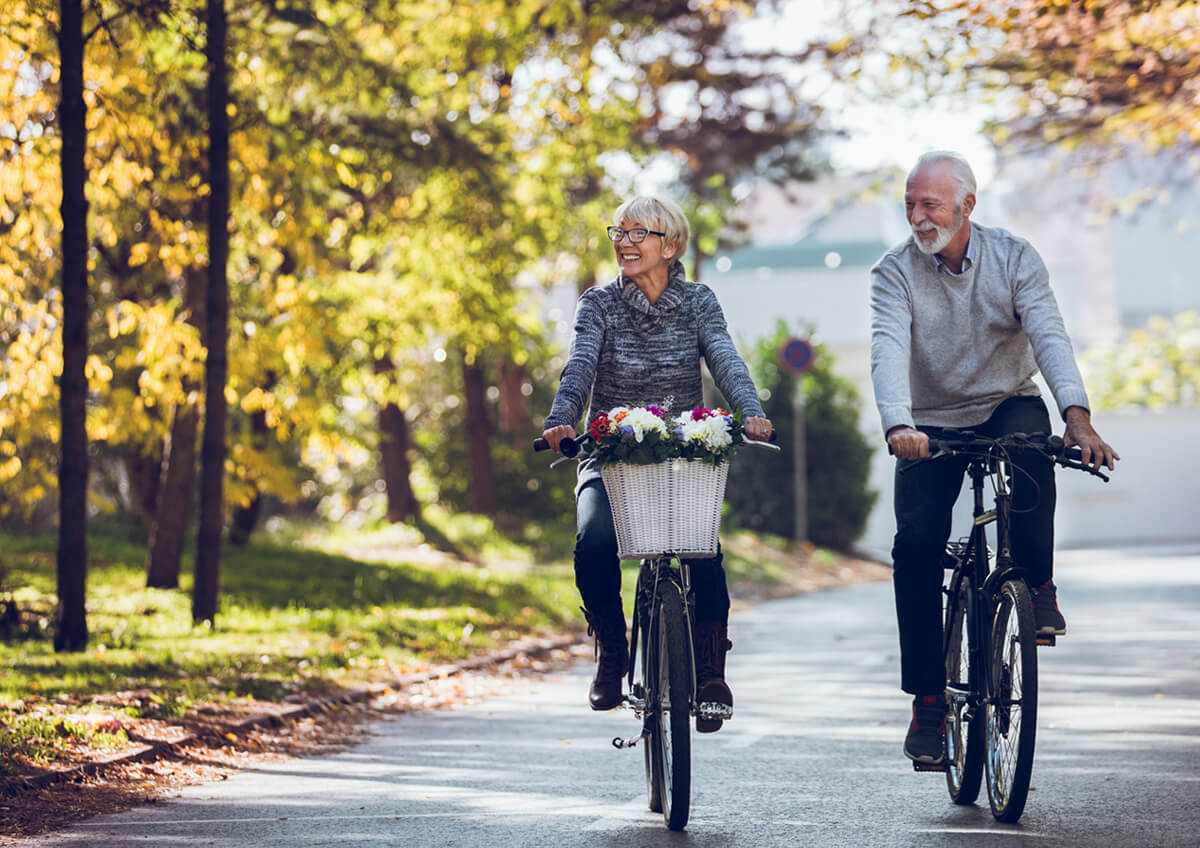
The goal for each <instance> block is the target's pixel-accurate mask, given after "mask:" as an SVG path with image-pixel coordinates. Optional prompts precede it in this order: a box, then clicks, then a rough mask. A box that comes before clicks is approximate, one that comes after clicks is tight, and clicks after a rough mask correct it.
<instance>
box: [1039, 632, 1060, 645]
mask: <svg viewBox="0 0 1200 848" xmlns="http://www.w3.org/2000/svg"><path fill="white" fill-rule="evenodd" d="M1055 638H1056V637H1055V635H1054V634H1053V633H1039V634H1037V643H1038V644H1039V645H1045V646H1046V647H1048V648H1053V647H1054V644H1055Z"/></svg>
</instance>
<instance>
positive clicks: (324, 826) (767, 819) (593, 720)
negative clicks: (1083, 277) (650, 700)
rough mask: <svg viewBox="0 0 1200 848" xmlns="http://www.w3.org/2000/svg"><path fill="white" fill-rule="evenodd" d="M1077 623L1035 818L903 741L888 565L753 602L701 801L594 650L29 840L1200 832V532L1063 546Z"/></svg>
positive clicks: (1139, 841) (1053, 669)
mask: <svg viewBox="0 0 1200 848" xmlns="http://www.w3.org/2000/svg"><path fill="white" fill-rule="evenodd" d="M1057 582H1058V584H1059V600H1060V603H1061V605H1062V608H1063V611H1064V613H1065V614H1066V616H1067V618H1068V621H1069V627H1070V633H1069V635H1068V636H1067V637H1063V638H1060V640H1059V644H1058V645H1057V646H1056V647H1054V648H1042V649H1040V651H1039V662H1040V665H1041V689H1042V695H1041V702H1040V703H1041V715H1040V717H1039V722H1038V745H1037V758H1036V762H1035V765H1034V774H1033V786H1034V789H1033V791H1032V792H1031V794H1030V798H1029V802H1028V805H1027V807H1026V810H1025V814H1024V816H1023V818H1022V820H1021V822H1020V823H1019V824H1017V825H1001V824H998V823H996V822H995V821H994V820H993V819H992V816H991V814H990V812H989V811H988V808H987V801H986V791H985V792H984V793H982V794H983V799H982V802H981V803H979V804H977V805H974V806H968V807H956V806H955V805H953V804H952V803H951V802H950V800H949V798H948V797H947V794H946V790H945V782H944V778H943V776H942V775H940V774H915V773H914V772H913V771H912V769H911V767H910V766H909V763H908V761H907V760H905V759H904V757H903V755H902V753H901V742H902V739H903V736H904V731H905V728H906V725H907V720H908V712H909V707H908V698H907V696H905V695H904V694H903V693H901V692H900V691H899V689H898V687H897V680H898V671H897V651H896V647H895V643H896V637H895V632H894V631H895V621H894V612H893V607H892V599H891V589H890V586H889V585H888V584H886V583H884V584H873V585H868V586H860V587H854V588H850V589H842V590H836V591H830V592H824V593H819V594H815V595H808V596H805V597H800V598H794V599H788V600H782V601H773V602H769V603H765V604H762V605H760V606H758V607H755V608H754V609H751V610H748V611H745V612H742V613H741V614H739V615H738V616H736V617H735V618H734V620H733V622H732V624H731V637H732V638H733V640H734V642H735V648H734V651H733V652H732V653H731V654H730V657H729V663H730V669H729V679H730V681H731V684H732V686H733V689H734V692H735V696H736V699H737V700H736V715H735V718H734V719H733V721H731V722H729V723H728V724H727V725H726V727H725V729H723V730H722V731H721V732H720V733H717V734H713V735H710V736H703V737H700V736H694V737H693V738H694V760H695V773H694V789H693V803H692V807H693V809H692V816H691V821H690V823H689V825H688V828H687V830H686V831H685V832H683V833H670V832H668V831H667V830H666V828H665V827H664V825H663V822H662V817H661V816H660V815H657V814H654V813H650V812H649V811H648V810H647V809H646V804H645V794H644V781H643V774H642V753H641V750H640V748H639V749H634V750H631V751H617V750H615V749H614V748H613V747H612V746H611V744H610V741H609V740H611V739H612V737H614V736H618V735H622V736H628V735H632V734H634V733H636V732H637V730H638V727H637V722H636V721H635V719H634V718H633V716H632V714H631V713H629V712H623V711H613V712H611V713H605V714H595V713H592V712H590V711H589V710H588V709H587V707H586V701H585V699H586V689H587V680H588V675H589V673H590V670H589V669H588V668H586V667H583V666H580V667H578V668H576V669H572V670H571V671H568V672H565V673H560V674H557V675H555V676H552V677H550V678H547V679H545V680H540V681H531V682H530V683H529V684H528V686H523V687H518V688H519V691H518V692H516V693H515V694H513V695H511V696H506V697H496V698H492V699H488V700H486V701H485V702H483V703H479V704H475V705H472V706H466V707H460V708H454V709H445V710H440V711H433V712H429V713H423V714H408V715H404V716H399V717H396V718H395V719H392V720H388V721H384V722H381V723H380V724H379V725H378V727H377V728H376V730H377V732H376V734H375V735H374V736H373V737H372V738H371V739H370V740H369V741H368V742H366V743H364V744H363V745H361V746H359V747H356V748H354V749H353V750H350V751H347V752H345V753H341V754H337V755H333V756H328V757H318V758H312V759H306V760H296V761H292V762H288V763H287V764H285V765H282V766H279V767H273V768H264V769H261V770H257V771H253V772H248V773H245V774H242V775H238V776H236V777H234V778H232V779H230V780H228V781H225V782H222V783H219V784H215V785H208V786H199V787H192V788H190V789H188V790H186V791H185V792H184V794H183V797H182V798H179V799H175V800H171V801H170V802H168V803H165V804H158V805H155V806H153V807H144V808H140V809H137V810H134V811H131V812H128V813H124V814H120V815H115V816H110V817H105V818H101V819H95V820H92V821H89V822H85V823H83V824H80V825H76V826H74V827H72V828H71V829H70V830H67V831H64V832H62V833H59V834H56V835H53V836H47V837H42V838H40V839H36V840H30V841H29V845H30V846H103V847H104V848H123V847H124V846H147V845H150V846H187V848H191V847H192V846H197V848H198V847H199V846H218V848H222V846H251V845H253V846H289V848H293V847H299V848H315V846H334V845H336V846H343V848H354V846H382V845H389V846H391V845H405V846H462V847H463V848H467V847H468V846H470V848H474V847H475V846H486V847H487V848H491V846H506V848H507V846H514V847H515V846H550V848H570V846H588V848H600V846H659V845H670V846H679V845H688V846H712V847H713V848H716V846H793V845H813V846H855V847H856V848H858V847H859V846H910V845H911V846H976V845H978V846H996V845H1002V846H1006V848H1008V846H1014V848H1015V846H1026V845H1029V846H1039V847H1040V846H1054V845H1072V846H1074V845H1079V846H1099V845H1104V846H1116V848H1123V846H1151V845H1153V846H1196V845H1200V614H1198V613H1200V553H1198V552H1196V551H1192V552H1179V551H1175V552H1169V551H1159V552H1154V553H1146V552H1141V553H1138V552H1135V553H1123V554H1122V553H1113V552H1092V553H1084V552H1072V553H1068V554H1062V555H1060V558H1059V567H1058V572H1057Z"/></svg>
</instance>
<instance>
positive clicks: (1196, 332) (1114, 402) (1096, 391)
mask: <svg viewBox="0 0 1200 848" xmlns="http://www.w3.org/2000/svg"><path fill="white" fill-rule="evenodd" d="M1081 366H1082V371H1083V373H1084V379H1085V382H1086V383H1087V386H1088V391H1089V392H1090V393H1091V394H1092V396H1093V398H1094V402H1095V403H1096V405H1097V407H1098V408H1108V409H1112V408H1121V407H1130V406H1133V407H1147V408H1151V409H1159V408H1164V407H1171V406H1179V405H1194V404H1195V403H1196V402H1197V401H1198V400H1200V313H1197V312H1195V311H1189V312H1183V313H1180V314H1179V315H1176V316H1175V317H1174V318H1164V317H1156V318H1153V319H1151V320H1150V321H1149V322H1148V324H1147V325H1146V326H1145V327H1143V328H1140V329H1137V330H1132V331H1130V333H1129V334H1128V335H1127V336H1126V337H1125V338H1124V339H1123V340H1122V341H1120V342H1119V343H1118V344H1116V345H1114V346H1113V347H1111V348H1107V349H1097V350H1090V351H1087V352H1086V353H1085V354H1084V355H1083V357H1082V358H1081Z"/></svg>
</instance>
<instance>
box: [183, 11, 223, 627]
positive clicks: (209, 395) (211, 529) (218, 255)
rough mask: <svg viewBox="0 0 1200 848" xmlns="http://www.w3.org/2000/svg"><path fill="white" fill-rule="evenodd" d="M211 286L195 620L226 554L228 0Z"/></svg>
mask: <svg viewBox="0 0 1200 848" xmlns="http://www.w3.org/2000/svg"><path fill="white" fill-rule="evenodd" d="M207 20H208V26H207V42H206V44H205V48H204V52H205V56H206V59H207V62H208V144H209V147H208V168H209V183H210V187H211V193H210V197H209V205H208V289H207V292H206V297H205V326H206V327H207V330H208V332H207V334H206V335H207V349H208V354H207V360H206V364H205V380H204V443H203V447H202V449H201V455H200V462H201V484H200V522H199V528H198V529H197V533H196V570H195V583H194V585H193V588H192V621H193V622H195V623H197V624H199V623H200V622H204V621H207V622H213V621H214V620H215V619H216V616H217V575H218V571H219V566H220V560H221V531H222V527H223V524H224V521H223V516H224V496H223V492H224V490H223V487H224V482H225V382H226V377H227V375H228V372H229V363H228V361H227V344H228V339H227V335H228V324H229V281H228V279H227V278H226V265H227V263H228V259H229V115H228V113H227V112H226V108H227V105H228V102H229V80H228V76H227V70H226V66H225V37H226V30H225V2H224V0H208V6H207Z"/></svg>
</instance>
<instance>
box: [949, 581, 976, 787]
mask: <svg viewBox="0 0 1200 848" xmlns="http://www.w3.org/2000/svg"><path fill="white" fill-rule="evenodd" d="M972 601H973V598H972V587H971V579H970V578H969V577H967V576H964V577H963V579H962V581H961V582H960V583H959V584H958V592H957V597H952V598H949V599H948V601H947V603H946V625H945V629H944V631H943V639H944V644H945V649H944V651H943V655H944V656H945V659H946V705H947V710H946V789H947V790H949V792H950V800H951V801H953V802H954V803H955V804H963V805H966V804H973V803H975V799H976V798H978V797H979V787H980V784H981V782H982V780H983V748H984V743H983V733H984V716H983V713H984V711H983V710H981V709H975V710H974V712H973V714H972V715H971V716H970V718H969V719H968V718H967V713H968V712H969V710H968V706H969V704H968V699H969V698H971V697H972V696H973V695H974V694H975V687H973V686H972V682H973V677H974V678H978V679H982V670H981V669H975V674H974V675H972V674H971V671H972V669H971V647H972V645H971V640H972V638H973V637H972V635H971V634H972V633H974V632H975V631H974V629H973V626H974V619H975V615H976V612H975V606H974V604H973V603H972Z"/></svg>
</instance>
